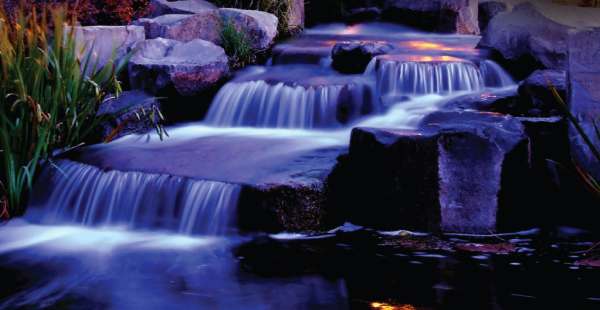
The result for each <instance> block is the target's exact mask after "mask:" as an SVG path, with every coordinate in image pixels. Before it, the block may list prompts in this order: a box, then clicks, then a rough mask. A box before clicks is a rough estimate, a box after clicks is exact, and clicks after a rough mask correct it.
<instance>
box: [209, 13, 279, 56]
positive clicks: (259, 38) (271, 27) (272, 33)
mask: <svg viewBox="0 0 600 310" xmlns="http://www.w3.org/2000/svg"><path fill="white" fill-rule="evenodd" d="M219 14H220V16H221V19H223V20H224V21H230V22H232V23H233V24H234V26H235V27H236V29H238V31H242V32H244V33H245V34H246V37H247V38H248V39H249V40H250V44H251V45H252V47H253V48H255V49H257V50H263V49H267V48H269V47H270V46H271V45H272V44H273V42H274V40H275V37H276V36H277V25H278V23H279V21H278V19H277V17H276V16H275V15H273V14H270V13H266V12H261V11H253V10H240V9H229V8H226V9H219Z"/></svg>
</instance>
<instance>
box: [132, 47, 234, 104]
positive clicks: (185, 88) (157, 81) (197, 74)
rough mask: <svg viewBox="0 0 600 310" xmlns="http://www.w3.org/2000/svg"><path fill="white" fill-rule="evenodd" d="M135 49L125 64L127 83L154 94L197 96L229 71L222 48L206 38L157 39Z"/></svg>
mask: <svg viewBox="0 0 600 310" xmlns="http://www.w3.org/2000/svg"><path fill="white" fill-rule="evenodd" d="M136 48H137V49H138V52H137V53H136V54H135V55H134V56H133V57H132V58H131V60H130V63H129V75H130V82H131V86H132V87H133V88H134V89H143V90H146V91H148V92H149V93H151V94H154V95H161V94H163V95H164V94H173V93H174V94H175V95H180V96H194V95H198V94H200V93H202V92H203V91H204V90H206V89H208V88H210V87H212V86H214V85H215V84H216V83H218V82H219V81H220V80H222V79H223V78H224V77H226V76H227V75H228V74H229V65H228V59H227V55H225V51H224V50H223V49H222V48H221V47H219V46H216V45H214V44H213V43H211V42H208V41H204V40H200V39H196V40H193V41H190V42H187V43H183V42H179V41H175V40H169V39H162V38H158V39H152V40H146V41H144V42H141V43H140V44H138V45H137V46H136Z"/></svg>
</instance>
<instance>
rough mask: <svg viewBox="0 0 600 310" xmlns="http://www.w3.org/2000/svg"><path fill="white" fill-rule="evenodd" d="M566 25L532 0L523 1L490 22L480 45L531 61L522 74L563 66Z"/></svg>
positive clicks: (520, 60)
mask: <svg viewBox="0 0 600 310" xmlns="http://www.w3.org/2000/svg"><path fill="white" fill-rule="evenodd" d="M568 30H569V27H567V26H565V25H562V24H559V23H557V22H555V21H554V20H552V19H550V18H548V17H546V16H545V15H544V13H543V11H542V10H540V9H539V8H538V7H537V6H536V5H535V4H533V3H523V4H520V5H518V6H516V7H515V8H514V9H513V10H512V11H510V12H505V13H500V14H498V15H496V16H495V17H494V18H492V20H491V21H490V22H489V25H488V27H487V29H486V31H485V33H484V34H483V37H482V39H481V42H480V47H486V48H491V49H493V50H495V51H497V52H498V53H499V54H500V55H501V56H502V57H503V58H504V59H505V60H508V61H512V62H517V63H530V64H529V66H528V68H526V69H527V70H526V71H525V72H522V73H521V74H518V77H520V78H523V75H524V74H528V73H527V71H529V72H531V71H533V70H534V69H537V68H551V69H565V68H566V60H567V58H566V57H567V34H568Z"/></svg>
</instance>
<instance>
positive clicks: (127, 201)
mask: <svg viewBox="0 0 600 310" xmlns="http://www.w3.org/2000/svg"><path fill="white" fill-rule="evenodd" d="M239 193H240V187H239V186H238V185H232V184H227V183H220V182H212V181H196V180H190V179H186V178H180V177H174V176H168V175H159V174H146V173H140V172H120V171H103V170H101V169H98V168H96V167H93V166H88V165H84V164H79V163H75V162H72V161H68V160H61V161H59V162H58V163H57V167H56V168H55V167H51V166H50V165H46V167H45V168H44V170H43V172H42V173H41V175H40V178H39V180H38V183H37V186H36V191H35V193H34V195H33V197H32V202H31V203H30V211H33V212H30V213H31V214H30V213H28V217H30V218H31V219H32V220H33V221H40V222H42V223H44V224H59V223H75V224H81V225H86V226H125V227H127V228H130V229H163V230H170V231H176V232H179V233H182V234H188V235H191V234H207V235H223V234H225V233H226V232H227V231H228V230H230V229H232V228H234V227H233V225H234V224H235V223H234V222H235V214H236V205H237V199H238V195H239Z"/></svg>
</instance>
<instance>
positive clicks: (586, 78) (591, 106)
mask: <svg viewBox="0 0 600 310" xmlns="http://www.w3.org/2000/svg"><path fill="white" fill-rule="evenodd" d="M599 55H600V28H595V29H589V30H583V31H580V32H578V33H574V34H572V36H571V37H570V40H569V89H570V98H569V110H570V111H571V113H572V114H573V115H574V116H575V117H576V118H577V120H578V121H579V122H580V124H581V127H582V128H583V130H584V131H585V133H586V134H587V136H588V137H590V139H591V141H592V143H593V144H594V145H595V146H596V148H599V149H600V137H598V136H597V134H596V130H595V128H594V126H595V125H594V124H596V125H598V126H599V127H600V124H599V121H600V88H599V87H598V85H600V61H599V58H598V57H599ZM569 131H570V132H569V136H570V141H571V153H572V156H573V159H574V160H575V162H576V163H577V164H579V165H580V166H582V167H583V168H584V169H585V170H586V171H588V172H589V173H591V174H592V176H594V177H595V178H596V180H600V160H598V159H597V158H596V157H595V156H594V154H593V152H592V149H590V147H588V145H587V144H586V143H585V142H584V140H583V138H582V137H581V135H579V133H578V132H577V130H575V127H573V126H571V128H570V130H569Z"/></svg>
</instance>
